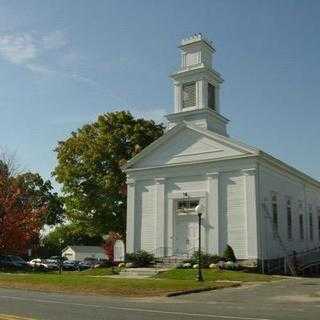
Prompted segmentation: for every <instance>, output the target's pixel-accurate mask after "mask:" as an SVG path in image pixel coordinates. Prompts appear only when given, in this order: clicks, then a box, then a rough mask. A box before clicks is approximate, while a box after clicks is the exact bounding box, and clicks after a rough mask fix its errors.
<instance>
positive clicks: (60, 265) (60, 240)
mask: <svg viewBox="0 0 320 320" xmlns="http://www.w3.org/2000/svg"><path fill="white" fill-rule="evenodd" d="M63 243H64V241H63V239H61V238H59V260H58V267H59V274H61V273H62V267H63V261H62V249H63V248H62V246H63Z"/></svg>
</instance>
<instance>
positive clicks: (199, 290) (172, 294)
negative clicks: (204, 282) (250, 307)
mask: <svg viewBox="0 0 320 320" xmlns="http://www.w3.org/2000/svg"><path fill="white" fill-rule="evenodd" d="M240 286H241V284H240V283H235V284H234V285H233V286H230V287H227V288H236V287H240ZM227 288H226V289H227ZM219 289H224V288H223V287H222V288H221V287H205V288H199V289H191V290H184V291H177V292H170V293H167V294H166V297H177V296H182V295H187V294H192V293H200V292H205V291H213V290H219Z"/></svg>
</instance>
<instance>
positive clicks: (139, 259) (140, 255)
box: [126, 250, 155, 267]
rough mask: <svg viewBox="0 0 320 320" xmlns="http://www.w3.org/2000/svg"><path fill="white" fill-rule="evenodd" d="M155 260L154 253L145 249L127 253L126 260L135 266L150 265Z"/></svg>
mask: <svg viewBox="0 0 320 320" xmlns="http://www.w3.org/2000/svg"><path fill="white" fill-rule="evenodd" d="M154 261H155V258H154V255H153V254H152V253H149V252H147V251H144V250H139V251H136V252H134V253H128V254H127V255H126V262H131V263H132V264H133V266H134V267H148V266H150V265H152V264H153V263H154Z"/></svg>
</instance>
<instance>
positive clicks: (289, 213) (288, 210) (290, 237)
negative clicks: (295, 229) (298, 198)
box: [286, 197, 293, 240]
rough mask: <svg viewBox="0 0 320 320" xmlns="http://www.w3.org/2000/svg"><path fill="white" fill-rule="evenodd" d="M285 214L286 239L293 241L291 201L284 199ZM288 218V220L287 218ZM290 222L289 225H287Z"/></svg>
mask: <svg viewBox="0 0 320 320" xmlns="http://www.w3.org/2000/svg"><path fill="white" fill-rule="evenodd" d="M286 213H287V238H288V240H293V233H292V201H291V198H289V197H287V198H286ZM289 217H290V218H289ZM289 221H290V223H289Z"/></svg>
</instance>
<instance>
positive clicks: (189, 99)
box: [182, 82, 196, 108]
mask: <svg viewBox="0 0 320 320" xmlns="http://www.w3.org/2000/svg"><path fill="white" fill-rule="evenodd" d="M195 105H196V83H195V82H188V83H185V84H183V86H182V108H190V107H194V106H195Z"/></svg>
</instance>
